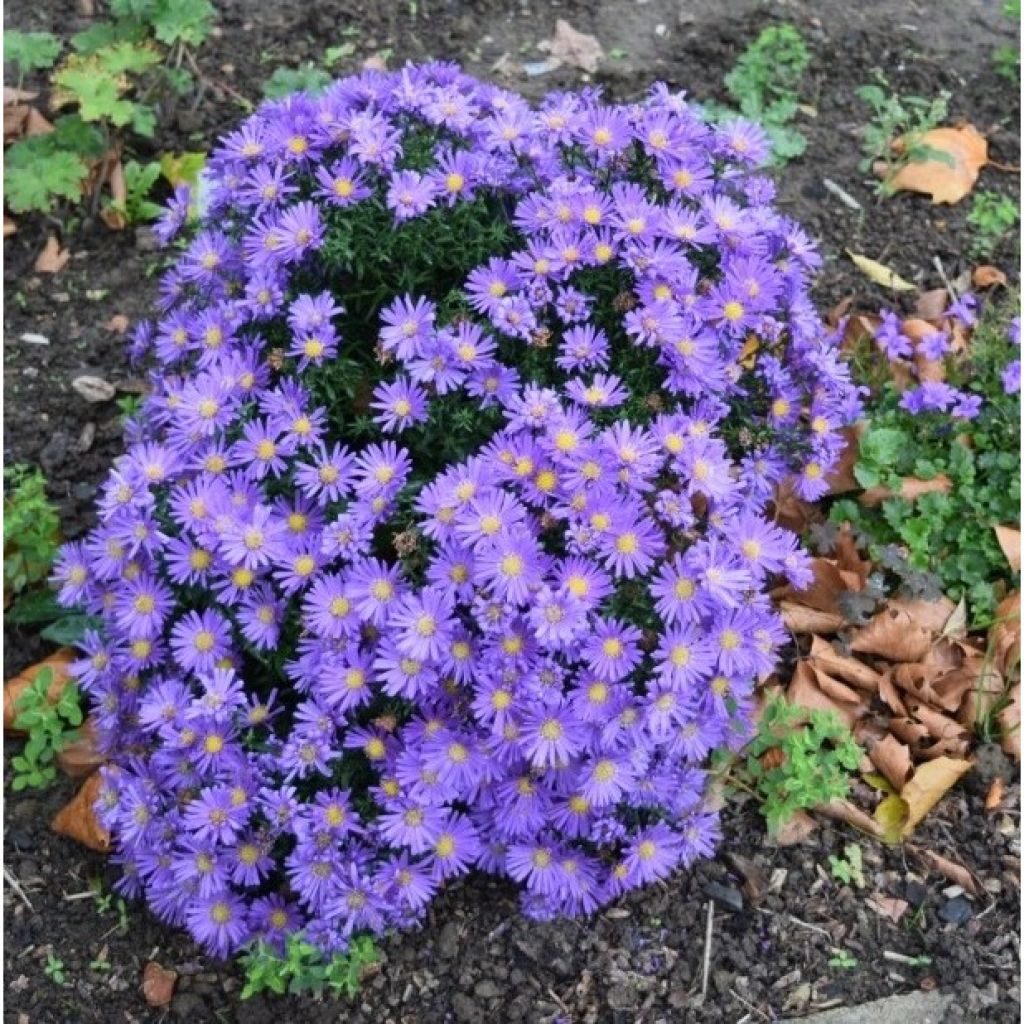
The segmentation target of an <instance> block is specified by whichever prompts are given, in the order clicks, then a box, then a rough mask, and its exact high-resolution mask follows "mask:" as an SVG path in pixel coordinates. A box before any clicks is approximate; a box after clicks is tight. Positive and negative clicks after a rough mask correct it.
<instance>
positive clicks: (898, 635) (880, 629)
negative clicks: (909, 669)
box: [850, 604, 932, 661]
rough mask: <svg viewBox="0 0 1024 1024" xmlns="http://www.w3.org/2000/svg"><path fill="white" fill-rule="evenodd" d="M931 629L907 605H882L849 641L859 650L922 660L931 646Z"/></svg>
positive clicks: (858, 652) (853, 649)
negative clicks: (924, 626)
mask: <svg viewBox="0 0 1024 1024" xmlns="http://www.w3.org/2000/svg"><path fill="white" fill-rule="evenodd" d="M931 643H932V638H931V633H930V631H929V630H927V629H923V628H922V627H921V626H919V625H918V624H917V623H916V622H915V621H914V619H913V617H912V616H911V615H910V614H909V613H908V612H907V611H906V610H904V609H901V608H897V607H894V606H893V605H892V604H890V605H889V606H888V607H886V608H883V609H882V611H880V612H878V614H877V615H874V616H872V618H871V619H870V621H869V622H868V624H867V625H866V626H864V627H863V628H862V629H859V630H858V631H857V632H856V633H855V634H854V636H853V639H852V640H851V641H850V650H851V651H854V652H855V653H857V654H877V655H878V656H879V657H881V658H887V659H888V660H889V661H920V660H921V659H922V658H923V657H924V656H925V654H927V653H928V649H929V648H930V647H931Z"/></svg>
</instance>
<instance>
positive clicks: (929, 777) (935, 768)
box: [900, 757, 971, 838]
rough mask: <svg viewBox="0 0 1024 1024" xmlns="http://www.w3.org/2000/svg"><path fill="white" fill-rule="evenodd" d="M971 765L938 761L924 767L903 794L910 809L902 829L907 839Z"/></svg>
mask: <svg viewBox="0 0 1024 1024" xmlns="http://www.w3.org/2000/svg"><path fill="white" fill-rule="evenodd" d="M970 768H971V762H970V761H967V760H964V759H961V758H952V757H938V758H936V759H935V760H934V761H929V762H928V763H927V764H923V765H921V766H920V767H919V768H918V769H917V771H916V772H914V775H913V777H912V778H911V779H910V781H909V782H908V783H907V784H906V785H905V786H904V787H903V789H902V790H901V791H900V797H901V799H902V800H904V801H905V802H906V805H907V820H906V822H905V823H904V825H903V836H904V838H906V837H907V836H909V835H910V834H911V832H913V831H914V829H915V828H916V827H917V826H918V824H920V822H921V821H922V820H923V818H924V816H925V815H926V814H927V813H928V812H929V811H930V810H931V809H932V808H933V807H934V806H935V805H936V804H937V803H938V802H939V801H940V800H941V799H942V798H943V797H944V796H945V795H946V793H947V792H948V791H949V790H950V789H952V788H953V786H954V785H956V783H957V781H958V780H959V779H960V778H961V776H963V774H964V773H965V772H967V771H969V770H970Z"/></svg>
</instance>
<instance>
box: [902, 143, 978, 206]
mask: <svg viewBox="0 0 1024 1024" xmlns="http://www.w3.org/2000/svg"><path fill="white" fill-rule="evenodd" d="M916 145H918V146H920V147H927V148H928V149H931V150H937V151H938V152H941V153H944V154H945V155H946V157H947V158H949V159H951V160H952V163H947V162H945V161H943V160H911V161H910V162H909V163H907V164H904V165H903V166H902V167H900V168H899V169H898V170H897V171H896V173H895V174H893V175H891V176H890V177H889V178H888V179H887V182H886V184H887V186H888V188H889V189H891V190H892V191H893V192H922V193H924V194H925V195H929V196H931V197H932V202H933V203H958V202H960V200H961V199H963V198H964V196H966V195H968V194H969V193H970V191H971V189H972V188H974V183H975V182H976V181H977V180H978V174H979V173H980V171H981V169H982V167H984V166H985V164H987V163H988V141H987V140H986V139H985V136H984V135H982V134H981V132H979V131H978V129H977V128H975V127H974V125H972V124H960V125H957V126H956V127H954V128H933V129H932V130H931V131H929V132H925V133H924V135H922V136H921V137H920V139H918V140H916Z"/></svg>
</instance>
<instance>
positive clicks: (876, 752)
mask: <svg viewBox="0 0 1024 1024" xmlns="http://www.w3.org/2000/svg"><path fill="white" fill-rule="evenodd" d="M868 757H869V758H871V763H872V764H873V765H874V766H875V767H876V768H877V769H878V770H879V771H880V772H881V773H882V774H883V775H884V776H885V777H886V779H888V780H889V783H890V785H891V786H892V787H893V789H895V790H896V791H897V792H899V791H900V790H901V789H902V788H903V787H904V786H905V785H906V784H907V780H908V779H909V778H910V776H911V775H913V774H914V762H913V760H912V759H911V757H910V748H909V747H908V746H907V745H906V744H905V743H900V741H899V740H898V739H896V737H895V736H892V735H888V736H886V737H885V738H884V739H883V740H882V741H881V742H880V743H876V744H875V745H874V746H873V747H872V748H871V749H870V750H869V751H868Z"/></svg>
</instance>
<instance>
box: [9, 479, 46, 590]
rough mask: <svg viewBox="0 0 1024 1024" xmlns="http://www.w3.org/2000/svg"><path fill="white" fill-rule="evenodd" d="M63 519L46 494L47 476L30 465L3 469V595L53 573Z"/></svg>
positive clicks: (26, 586) (28, 585)
mask: <svg viewBox="0 0 1024 1024" xmlns="http://www.w3.org/2000/svg"><path fill="white" fill-rule="evenodd" d="M59 543H60V519H59V517H58V515H57V510H56V509H55V508H54V507H53V505H52V504H51V503H50V500H49V498H47V496H46V478H45V477H44V476H43V474H42V472H40V470H38V469H35V468H34V467H31V466H24V465H16V466H8V467H6V468H5V469H4V595H5V596H6V597H7V598H12V597H16V596H17V595H18V594H20V593H22V592H23V591H25V590H27V589H29V588H30V587H34V586H36V585H37V584H39V583H42V582H43V581H44V580H45V579H46V578H47V576H49V574H50V567H51V566H52V565H53V559H54V556H55V555H56V553H57V545H58V544H59Z"/></svg>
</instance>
